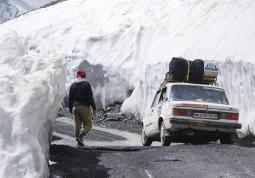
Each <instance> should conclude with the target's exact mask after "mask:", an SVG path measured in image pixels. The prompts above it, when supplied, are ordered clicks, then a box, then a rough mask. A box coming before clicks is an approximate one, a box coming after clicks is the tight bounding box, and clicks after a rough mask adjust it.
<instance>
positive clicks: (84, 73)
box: [76, 70, 86, 78]
mask: <svg viewBox="0 0 255 178" xmlns="http://www.w3.org/2000/svg"><path fill="white" fill-rule="evenodd" d="M76 77H77V78H78V77H81V78H85V77H86V72H85V71H84V70H78V71H77V72H76Z"/></svg>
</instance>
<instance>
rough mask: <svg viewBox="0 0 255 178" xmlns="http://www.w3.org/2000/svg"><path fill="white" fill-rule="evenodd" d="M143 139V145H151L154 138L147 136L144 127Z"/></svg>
mask: <svg viewBox="0 0 255 178" xmlns="http://www.w3.org/2000/svg"><path fill="white" fill-rule="evenodd" d="M141 141H142V144H143V146H151V144H152V140H151V139H150V138H149V137H147V136H146V134H145V131H144V128H143V129H142V135H141Z"/></svg>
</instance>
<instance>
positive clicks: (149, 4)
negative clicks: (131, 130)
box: [0, 0, 255, 177]
mask: <svg viewBox="0 0 255 178" xmlns="http://www.w3.org/2000/svg"><path fill="white" fill-rule="evenodd" d="M254 16H255V1H253V0H226V1H220V0H211V1H201V0H186V1H181V0H176V1H165V0H157V1H155V0H114V1H108V0H97V1H94V0H69V1H66V2H62V3H59V4H57V5H55V6H51V7H49V8H45V9H40V10H37V11H34V12H31V13H28V14H25V15H24V16H21V17H19V18H17V19H14V20H12V21H9V22H7V23H4V24H2V25H1V26H0V39H1V44H2V45H1V49H0V54H1V55H0V56H1V57H0V59H1V60H0V68H1V74H0V75H1V80H0V81H1V85H0V86H1V88H0V90H1V92H0V98H1V99H2V100H1V101H4V102H2V103H1V105H0V106H1V108H0V110H1V111H0V114H1V118H8V119H6V120H4V119H3V120H1V122H3V123H2V125H4V130H2V131H1V132H0V133H1V135H0V138H1V139H0V140H1V142H0V146H1V151H0V154H1V156H2V155H5V156H4V159H1V160H0V161H1V162H2V163H4V164H2V165H5V166H4V167H1V170H0V172H1V175H9V173H10V174H12V175H13V177H15V176H16V175H22V174H20V172H23V173H24V174H25V176H26V175H35V174H37V175H38V176H36V177H43V175H42V174H43V173H42V172H44V171H46V172H47V169H46V162H45V160H43V159H42V157H43V155H47V154H46V152H47V148H48V146H49V145H48V142H47V141H45V140H47V139H48V137H47V136H46V135H47V134H46V133H48V131H49V130H48V129H49V127H50V126H49V125H50V124H48V126H47V127H44V125H47V123H50V122H48V121H52V120H53V119H54V118H53V113H56V110H57V106H58V104H56V105H55V103H59V102H60V99H61V97H62V96H63V90H64V89H68V87H69V85H70V83H71V82H72V81H73V79H74V76H73V74H74V72H75V70H76V69H77V68H85V69H86V70H87V75H88V80H89V81H90V82H91V83H92V87H93V90H94V94H95V99H96V103H97V105H98V106H99V107H98V108H100V107H106V106H107V105H109V104H111V103H112V102H115V101H123V100H125V101H124V103H123V106H122V111H125V112H128V111H131V112H134V113H135V114H136V115H137V116H138V119H142V115H143V113H144V111H145V110H146V108H147V107H148V105H149V104H150V102H151V100H152V97H153V95H154V93H155V91H156V90H157V89H158V87H159V83H160V82H161V81H162V80H163V78H164V76H165V72H166V71H167V68H168V63H169V61H170V60H171V58H172V57H173V56H182V57H185V58H187V59H189V60H193V59H196V58H201V59H206V60H214V61H216V63H217V64H218V66H219V69H220V76H219V77H218V80H219V84H220V85H221V86H222V87H223V88H225V89H226V91H227V95H228V98H229V100H230V103H231V104H232V105H234V106H238V107H239V108H240V113H241V114H240V122H241V123H243V128H242V131H244V132H245V131H246V130H247V127H248V125H249V127H250V129H251V130H252V131H253V132H255V127H254V122H255V112H254V111H253V108H254V105H255V104H254V102H253V101H254V100H255V92H254V91H253V87H254V84H255V72H254V71H255V63H254V59H253V58H254V56H255V51H254V49H253V46H255V28H254V27H255V21H254ZM20 41H21V42H20ZM5 43H6V44H10V45H7V47H6V48H7V49H5V47H4V48H2V46H6V44H5ZM3 44H4V45H3ZM8 46H9V47H8ZM6 53H7V54H6ZM2 54H3V55H2ZM37 55H38V56H37ZM59 56H61V57H60V58H59ZM63 62H66V66H67V71H66V72H67V77H66V79H67V82H66V86H63V83H64V78H63V76H64V75H63V74H64V73H65V72H64V71H63V70H65V66H64V65H63V64H62V63H63ZM25 66H28V71H29V72H28V73H26V71H27V67H25ZM31 66H35V68H33V67H31ZM30 67H31V68H30ZM32 69H33V70H32ZM37 71H38V72H37ZM17 74H19V75H17ZM49 75H50V76H49ZM27 78H29V79H27ZM20 91H22V92H20ZM23 91H26V93H25V92H23ZM130 91H133V92H132V94H131V96H130V97H129V98H128V99H126V98H127V97H128V96H129V94H130ZM44 94H45V95H44ZM32 96H33V97H32ZM60 96H61V97H60ZM37 97H38V98H39V99H38V98H37ZM34 98H37V99H36V103H37V104H38V105H37V104H36V105H35V104H34V103H35V101H34ZM46 98H47V99H46ZM48 100H49V102H45V101H48ZM38 106H40V108H42V109H40V111H38V110H36V109H35V108H37V107H38ZM48 112H50V113H51V114H48ZM34 123H36V124H34ZM32 128H33V129H32ZM40 131H41V132H40ZM15 133H16V134H15ZM17 133H19V136H17ZM21 133H22V134H21ZM42 133H44V134H45V135H44V136H42V137H41V134H42ZM23 136H24V137H23ZM30 137H32V138H33V139H29V140H28V139H27V138H30ZM40 138H42V139H40ZM38 140H39V141H38ZM42 140H44V141H45V142H42ZM28 141H29V142H28ZM18 144H20V146H17V145H18ZM7 145H8V146H7ZM28 145H29V147H28ZM13 150H14V151H13ZM20 150H22V151H20ZM10 153H12V154H10ZM13 153H14V154H13ZM39 158H40V159H39ZM37 159H39V160H40V161H39V162H37V161H36V162H35V163H34V160H37ZM14 161H15V162H17V163H19V164H13V162H14ZM25 163H27V164H25ZM30 164H31V165H30ZM14 166H17V167H14ZM13 168H15V169H13ZM16 168H18V169H16ZM28 168H29V169H28ZM10 170H12V171H10ZM24 174H23V175H24ZM44 174H46V173H45V172H44ZM25 176H24V177H25ZM19 177H20V176H19ZM32 177H33V176H32Z"/></svg>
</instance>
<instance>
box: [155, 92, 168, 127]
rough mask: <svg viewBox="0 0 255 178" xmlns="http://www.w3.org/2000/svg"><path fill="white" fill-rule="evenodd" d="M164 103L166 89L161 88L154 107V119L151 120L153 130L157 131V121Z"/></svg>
mask: <svg viewBox="0 0 255 178" xmlns="http://www.w3.org/2000/svg"><path fill="white" fill-rule="evenodd" d="M165 101H166V88H163V89H162V90H161V92H160V95H159V101H158V104H157V105H156V106H155V114H154V116H155V117H154V118H153V121H152V122H153V124H152V125H153V126H152V127H153V130H157V131H159V127H158V120H159V117H160V116H161V112H162V105H163V104H164V102H165Z"/></svg>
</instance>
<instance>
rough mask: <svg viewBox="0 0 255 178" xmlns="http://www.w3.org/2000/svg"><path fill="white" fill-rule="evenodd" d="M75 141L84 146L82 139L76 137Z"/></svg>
mask: <svg viewBox="0 0 255 178" xmlns="http://www.w3.org/2000/svg"><path fill="white" fill-rule="evenodd" d="M76 141H77V142H78V145H79V146H84V143H83V141H82V139H80V138H76Z"/></svg>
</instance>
